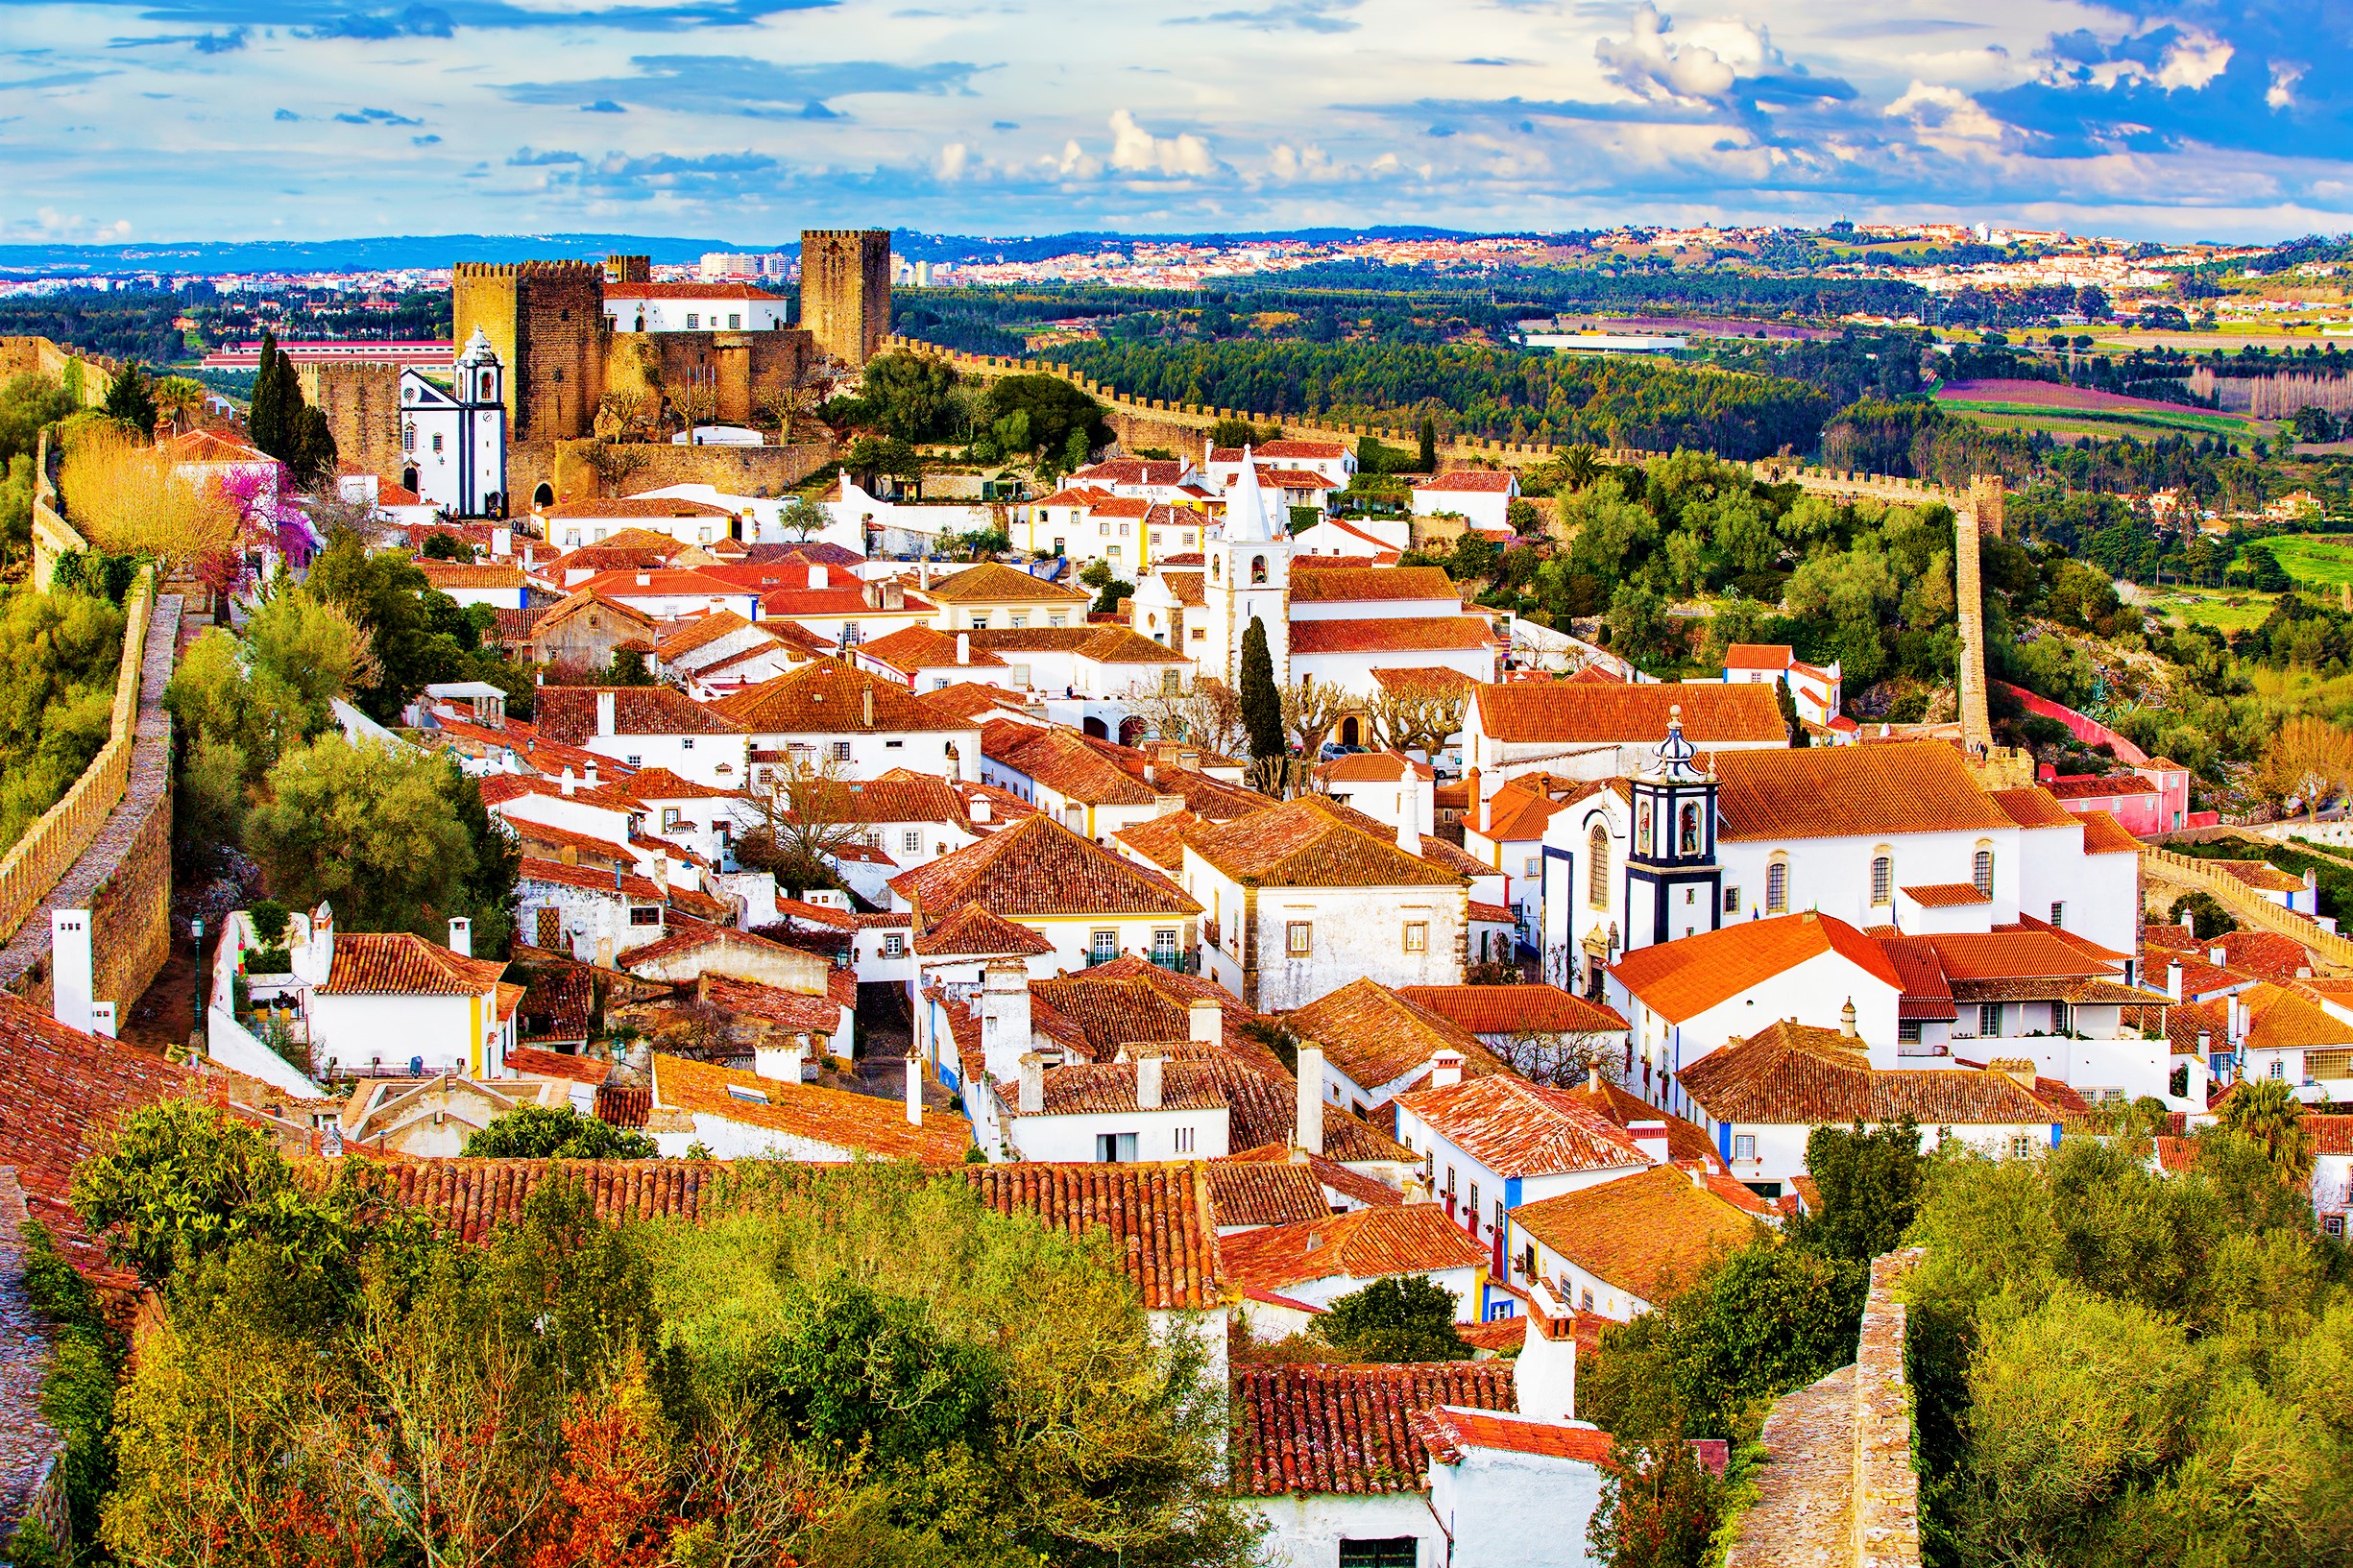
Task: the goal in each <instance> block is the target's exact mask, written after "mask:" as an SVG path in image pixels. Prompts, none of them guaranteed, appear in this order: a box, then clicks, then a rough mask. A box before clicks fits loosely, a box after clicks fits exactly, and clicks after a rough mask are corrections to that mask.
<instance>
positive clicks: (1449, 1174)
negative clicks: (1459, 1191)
mask: <svg viewBox="0 0 2353 1568" xmlns="http://www.w3.org/2000/svg"><path fill="white" fill-rule="evenodd" d="M1446 1201H1447V1202H1448V1203H1452V1202H1453V1201H1454V1167H1452V1166H1448V1167H1446Z"/></svg>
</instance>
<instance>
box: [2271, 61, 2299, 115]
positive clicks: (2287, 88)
mask: <svg viewBox="0 0 2353 1568" xmlns="http://www.w3.org/2000/svg"><path fill="white" fill-rule="evenodd" d="M2303 80H2304V67H2303V66H2301V65H2298V64H2295V63H2293V62H2292V61H2290V60H2273V61H2272V62H2271V86H2270V90H2268V92H2266V93H2265V94H2264V95H2263V101H2264V102H2265V103H2267V104H2268V105H2270V106H2271V107H2272V108H2273V109H2293V108H2295V89H2296V84H2298V83H2300V82H2302V81H2303Z"/></svg>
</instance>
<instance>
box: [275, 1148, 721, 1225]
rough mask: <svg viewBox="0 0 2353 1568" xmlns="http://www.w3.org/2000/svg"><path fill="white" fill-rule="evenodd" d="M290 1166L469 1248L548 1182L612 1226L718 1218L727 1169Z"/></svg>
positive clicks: (572, 1163)
mask: <svg viewBox="0 0 2353 1568" xmlns="http://www.w3.org/2000/svg"><path fill="white" fill-rule="evenodd" d="M289 1163H290V1164H291V1165H292V1167H293V1169H294V1175H295V1179H296V1180H297V1181H298V1182H300V1183H302V1184H303V1186H305V1187H307V1188H309V1189H311V1190H312V1191H314V1192H316V1191H323V1190H325V1189H326V1188H327V1186H328V1185H330V1184H331V1183H334V1182H337V1181H346V1182H355V1183H360V1184H362V1185H363V1186H364V1187H365V1188H366V1189H367V1190H371V1191H374V1192H376V1193H377V1194H381V1195H382V1196H383V1197H385V1198H387V1199H389V1200H390V1201H392V1202H394V1203H398V1204H400V1206H401V1207H403V1208H407V1209H414V1210H417V1211H419V1212H421V1213H423V1214H424V1215H425V1217H426V1218H427V1219H429V1220H430V1221H431V1222H432V1223H433V1225H434V1226H435V1228H436V1229H439V1230H441V1231H443V1232H445V1233H447V1234H449V1235H452V1236H454V1237H455V1238H456V1239H457V1240H459V1241H461V1242H487V1241H488V1240H490V1238H491V1235H492V1233H493V1232H495V1231H496V1230H497V1228H498V1227H499V1226H500V1225H502V1224H510V1223H514V1222H516V1221H519V1220H520V1219H521V1218H522V1209H523V1205H524V1203H526V1202H527V1201H528V1200H529V1199H530V1196H531V1194H533V1193H535V1192H537V1191H538V1190H539V1189H540V1187H541V1186H543V1185H544V1184H546V1182H547V1181H549V1180H550V1179H560V1180H570V1181H571V1182H573V1183H575V1184H577V1185H578V1186H580V1187H581V1188H583V1189H584V1190H585V1191H586V1192H587V1194H588V1195H589V1199H590V1203H591V1206H592V1208H593V1209H594V1213H595V1215H596V1217H597V1218H599V1219H602V1220H604V1221H606V1222H607V1223H618V1222H620V1221H624V1220H631V1219H684V1220H689V1221H699V1220H703V1219H709V1218H716V1214H717V1213H718V1205H719V1194H720V1190H721V1188H722V1186H723V1183H722V1181H721V1172H722V1171H724V1170H725V1169H726V1167H725V1166H724V1165H723V1164H721V1163H719V1162H716V1161H711V1160H463V1159H461V1160H413V1161H408V1160H403V1161H392V1160H383V1159H378V1158H375V1157H373V1156H362V1155H359V1154H355V1153H347V1154H345V1155H344V1156H343V1157H342V1158H341V1159H338V1160H324V1159H311V1158H299V1157H298V1158H296V1159H294V1160H292V1161H290V1162H289Z"/></svg>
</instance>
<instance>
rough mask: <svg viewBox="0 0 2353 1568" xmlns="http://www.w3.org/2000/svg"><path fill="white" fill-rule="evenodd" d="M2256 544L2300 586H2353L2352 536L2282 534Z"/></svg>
mask: <svg viewBox="0 0 2353 1568" xmlns="http://www.w3.org/2000/svg"><path fill="white" fill-rule="evenodd" d="M2256 543H2260V544H2261V545H2263V547H2264V548H2266V549H2268V550H2269V551H2270V552H2271V558H2272V559H2273V560H2275V561H2277V562H2278V563H2279V565H2280V569H2281V570H2282V571H2285V572H2286V573H2287V574H2288V575H2289V576H2291V577H2292V578H2294V579H2295V580H2296V581H2297V582H2299V583H2303V584H2306V585H2308V586H2310V587H2313V588H2336V587H2338V586H2340V585H2341V584H2344V583H2353V534H2281V535H2279V536H2277V537H2275V538H2271V539H2264V540H2258V541H2256Z"/></svg>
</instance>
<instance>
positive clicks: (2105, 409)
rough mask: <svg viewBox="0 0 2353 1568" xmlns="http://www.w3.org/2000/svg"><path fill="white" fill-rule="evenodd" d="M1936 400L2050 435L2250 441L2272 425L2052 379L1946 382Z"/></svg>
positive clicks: (1948, 407) (1977, 415) (1968, 414)
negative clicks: (2135, 434)
mask: <svg viewBox="0 0 2353 1568" xmlns="http://www.w3.org/2000/svg"><path fill="white" fill-rule="evenodd" d="M1936 401H1937V403H1938V405H1939V406H1940V407H1943V408H1944V409H1946V410H1947V411H1948V412H1950V413H1953V414H1959V415H1963V416H1966V417H1970V418H1975V419H1977V420H1979V421H1980V422H1989V423H1990V422H1996V421H1999V422H2000V424H1999V426H1998V427H2000V428H2008V429H2048V430H2050V431H2051V433H2052V434H2054V435H2057V434H2072V435H2087V434H2088V435H2121V434H2124V433H2127V432H2151V433H2155V434H2174V435H2202V436H2220V437H2221V438H2223V439H2224V440H2226V441H2251V440H2254V439H2256V438H2257V437H2260V436H2266V435H2268V434H2269V433H2270V432H2271V430H2272V425H2271V423H2270V422H2268V421H2264V420H2256V419H2252V418H2249V417H2248V416H2246V415H2244V414H2222V413H2217V412H2215V411H2213V410H2210V409H2203V408H2190V407H2187V406H2185V405H2183V404H2180V403H2168V402H2159V401H2158V400H2157V399H2155V398H2126V397H2122V396H2120V395H2118V394H2116V393H2113V392H2096V391H2093V390H2092V389H2091V388H2089V387H2071V386H2062V385H2060V384H2058V383H2057V382H2053V381H2009V380H1977V381H1947V382H1944V383H1943V384H1942V385H1940V386H1938V387H1937V389H1936Z"/></svg>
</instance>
